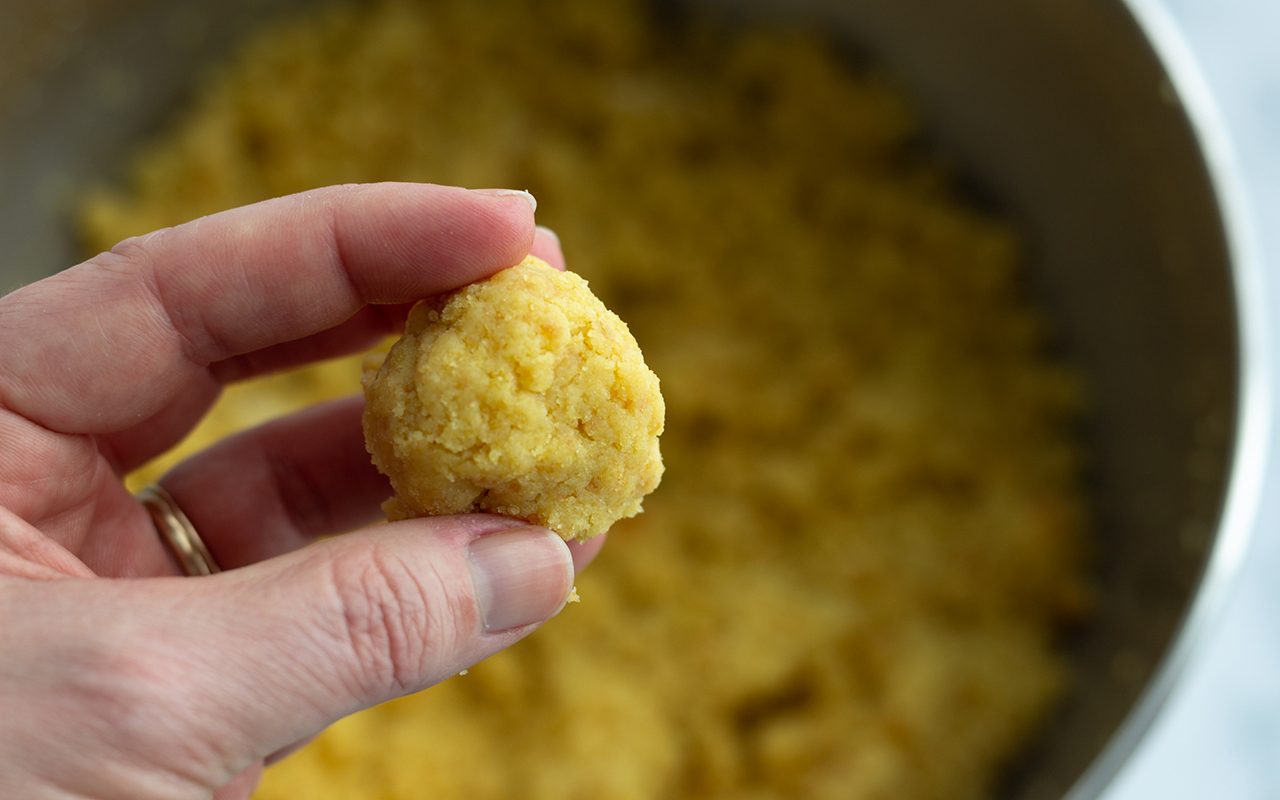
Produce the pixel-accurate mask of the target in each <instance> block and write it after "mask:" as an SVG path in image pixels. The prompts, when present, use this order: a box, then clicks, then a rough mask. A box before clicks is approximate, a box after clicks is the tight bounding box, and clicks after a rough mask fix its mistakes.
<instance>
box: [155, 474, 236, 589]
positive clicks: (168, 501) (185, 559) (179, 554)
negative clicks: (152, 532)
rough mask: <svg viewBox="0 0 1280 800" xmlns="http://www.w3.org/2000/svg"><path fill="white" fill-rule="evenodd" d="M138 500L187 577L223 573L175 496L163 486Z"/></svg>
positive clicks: (158, 486) (156, 487)
mask: <svg viewBox="0 0 1280 800" xmlns="http://www.w3.org/2000/svg"><path fill="white" fill-rule="evenodd" d="M137 497H138V502H140V503H142V507H143V508H145V509H146V510H147V513H148V514H149V515H150V516H151V522H152V524H153V525H155V527H156V533H158V534H160V538H161V539H163V540H164V543H165V544H166V545H168V546H169V550H170V552H172V553H173V555H174V558H176V559H178V563H179V564H180V565H181V566H182V569H183V570H184V571H185V572H186V573H187V574H188V575H190V576H193V577H194V576H196V575H213V574H215V573H218V572H221V571H222V570H221V569H219V568H218V563H217V562H216V561H214V560H213V556H212V555H211V554H210V553H209V548H207V547H205V546H204V541H203V540H201V538H200V534H198V533H196V526H194V525H192V524H191V520H190V519H188V518H187V515H186V514H184V513H182V509H181V508H179V507H178V503H177V501H176V500H174V499H173V495H171V494H169V493H168V492H166V491H165V490H164V487H163V486H160V485H158V484H152V485H151V486H148V487H147V488H145V489H143V490H142V491H140V492H138V494H137Z"/></svg>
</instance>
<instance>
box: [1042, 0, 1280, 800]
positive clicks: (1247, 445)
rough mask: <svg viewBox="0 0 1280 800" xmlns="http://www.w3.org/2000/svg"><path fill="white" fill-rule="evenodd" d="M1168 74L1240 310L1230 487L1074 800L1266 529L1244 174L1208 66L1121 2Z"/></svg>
mask: <svg viewBox="0 0 1280 800" xmlns="http://www.w3.org/2000/svg"><path fill="white" fill-rule="evenodd" d="M1122 5H1123V6H1124V7H1125V8H1127V9H1128V11H1129V13H1130V15H1131V16H1132V17H1133V19H1134V20H1135V21H1136V22H1137V25H1138V28H1139V29H1140V31H1141V34H1142V35H1143V36H1144V37H1145V38H1146V42H1147V46H1148V47H1149V48H1150V49H1151V51H1152V52H1153V53H1154V55H1155V57H1156V59H1157V60H1158V61H1159V62H1160V66H1161V67H1162V68H1163V71H1164V74H1165V77H1166V78H1167V80H1168V86H1167V87H1163V88H1162V90H1165V89H1167V90H1169V91H1171V92H1172V98H1173V99H1174V102H1177V103H1179V104H1180V105H1181V107H1182V109H1183V112H1184V114H1185V116H1186V119H1187V122H1188V124H1189V126H1190V128H1191V133H1192V136H1193V138H1194V139H1195V141H1196V144H1197V145H1198V149H1199V155H1200V157H1201V159H1202V160H1203V162H1204V167H1205V171H1206V173H1207V175H1208V179H1209V188H1210V191H1211V193H1212V194H1213V199H1214V202H1215V203H1216V205H1217V207H1218V222H1219V224H1220V226H1221V228H1222V234H1223V237H1224V239H1225V244H1226V250H1227V261H1228V265H1229V268H1230V273H1231V283H1232V289H1233V298H1234V301H1235V311H1236V314H1235V316H1236V331H1235V333H1236V340H1237V343H1238V344H1237V348H1238V373H1237V375H1238V377H1237V387H1236V390H1237V396H1236V408H1235V415H1236V425H1235V432H1234V435H1233V437H1232V442H1231V451H1232V455H1231V461H1230V465H1229V472H1228V475H1229V479H1228V480H1229V482H1228V486H1227V492H1226V497H1225V501H1224V503H1223V505H1222V510H1221V512H1220V513H1219V516H1218V520H1217V526H1216V536H1215V537H1214V540H1213V544H1212V548H1211V551H1210V553H1209V556H1208V558H1207V560H1206V564H1205V568H1204V572H1203V573H1202V575H1201V577H1200V580H1199V582H1198V584H1197V588H1196V591H1195V594H1194V597H1193V600H1192V602H1191V605H1190V607H1189V608H1188V610H1187V612H1186V614H1185V616H1184V617H1183V620H1182V622H1181V624H1180V625H1179V627H1178V630H1177V632H1176V634H1175V637H1174V640H1173V642H1172V644H1171V645H1170V646H1169V647H1168V649H1167V650H1166V651H1165V653H1164V655H1163V657H1162V658H1161V660H1160V662H1159V664H1158V665H1157V667H1156V670H1155V672H1154V674H1153V676H1152V677H1151V679H1150V680H1149V681H1148V683H1147V685H1146V687H1145V688H1144V689H1143V691H1142V693H1141V694H1140V695H1139V697H1138V700H1137V702H1135V703H1134V705H1133V707H1132V708H1131V709H1130V711H1129V713H1128V714H1127V715H1126V716H1125V719H1124V721H1123V722H1122V723H1121V724H1120V727H1119V728H1117V729H1116V731H1115V733H1113V734H1112V736H1111V738H1110V739H1109V740H1108V741H1107V743H1106V745H1105V746H1104V747H1103V749H1102V751H1101V753H1099V755H1098V756H1097V757H1096V758H1095V759H1094V760H1093V762H1092V763H1091V764H1090V765H1089V767H1088V768H1087V769H1086V770H1085V772H1084V773H1083V774H1082V775H1081V776H1080V777H1079V778H1078V779H1077V780H1076V782H1075V784H1074V785H1073V786H1072V788H1071V790H1070V791H1069V792H1068V793H1067V795H1066V796H1067V798H1068V800H1085V799H1086V798H1094V797H1098V796H1099V795H1101V794H1102V793H1103V792H1104V791H1105V790H1106V789H1107V788H1108V787H1109V786H1110V785H1111V784H1112V783H1113V781H1114V780H1115V778H1116V777H1117V776H1118V775H1119V774H1120V771H1121V769H1122V768H1123V767H1124V765H1125V764H1126V763H1128V762H1129V761H1130V760H1131V758H1132V757H1133V755H1134V753H1135V751H1136V750H1137V748H1138V747H1139V745H1140V744H1141V743H1142V742H1143V741H1144V740H1145V739H1146V738H1147V736H1148V734H1149V733H1150V732H1151V730H1152V728H1153V725H1154V723H1155V722H1156V720H1157V719H1158V718H1159V716H1160V714H1161V712H1162V711H1163V710H1164V709H1165V708H1166V707H1167V705H1168V703H1169V700H1170V698H1171V697H1172V696H1173V693H1174V691H1175V690H1176V689H1177V688H1178V687H1179V686H1180V685H1181V684H1182V682H1183V680H1184V679H1185V678H1186V676H1187V674H1188V669H1187V667H1188V664H1189V663H1190V661H1191V659H1192V657H1193V655H1195V654H1196V653H1197V652H1199V651H1200V650H1202V649H1203V648H1204V646H1205V644H1206V640H1207V637H1208V634H1209V633H1210V632H1211V630H1212V629H1213V627H1214V625H1215V624H1216V623H1217V621H1218V620H1219V619H1220V618H1221V617H1222V615H1223V612H1224V611H1225V609H1226V606H1227V602H1228V600H1229V599H1230V597H1231V595H1232V592H1233V589H1234V588H1235V586H1236V584H1237V582H1238V581H1237V578H1238V577H1239V573H1240V570H1241V568H1242V566H1243V564H1244V557H1245V554H1246V552H1247V550H1248V548H1249V543H1250V541H1251V540H1252V538H1253V535H1254V531H1255V529H1256V527H1257V525H1258V524H1259V511H1260V508H1261V505H1262V498H1263V494H1264V488H1265V485H1266V478H1265V476H1266V475H1267V469H1268V465H1269V462H1270V460H1271V451H1270V441H1271V436H1272V435H1273V429H1274V412H1275V408H1274V403H1273V401H1272V399H1271V397H1270V387H1271V386H1272V385H1274V384H1273V381H1272V377H1273V376H1272V365H1273V363H1274V362H1273V361H1272V356H1273V351H1274V349H1275V342H1274V341H1273V340H1272V331H1271V330H1270V326H1269V324H1268V320H1267V306H1268V302H1267V298H1268V295H1267V279H1266V272H1265V269H1264V264H1263V261H1262V257H1261V251H1260V247H1259V244H1258V239H1257V236H1256V232H1255V229H1254V225H1253V220H1252V217H1251V216H1250V213H1251V211H1250V204H1249V202H1248V195H1247V192H1246V190H1245V183H1244V177H1243V176H1244V173H1243V171H1242V169H1241V166H1240V162H1239V160H1238V158H1237V155H1236V152H1235V147H1234V145H1233V143H1232V141H1231V138H1230V135H1229V132H1228V130H1227V126H1226V122H1225V120H1224V118H1223V115H1222V112H1221V110H1220V108H1219V107H1218V104H1217V101H1216V100H1215V98H1214V95H1213V92H1212V91H1211V90H1210V88H1209V84H1208V82H1207V80H1206V79H1205V77H1204V74H1203V72H1202V70H1201V67H1200V64H1199V62H1198V60H1197V58H1196V56H1195V55H1194V53H1193V51H1192V50H1191V47H1190V46H1189V45H1188V43H1187V41H1186V39H1185V37H1184V35H1183V33H1182V30H1181V28H1180V27H1179V25H1178V23H1177V22H1176V21H1175V20H1174V19H1173V17H1172V15H1171V13H1170V12H1169V10H1168V8H1167V6H1166V3H1165V0H1122Z"/></svg>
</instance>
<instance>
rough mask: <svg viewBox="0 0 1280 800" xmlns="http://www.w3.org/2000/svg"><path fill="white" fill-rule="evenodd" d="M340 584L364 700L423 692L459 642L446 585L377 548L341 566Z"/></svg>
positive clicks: (347, 639)
mask: <svg viewBox="0 0 1280 800" xmlns="http://www.w3.org/2000/svg"><path fill="white" fill-rule="evenodd" d="M332 581H333V590H334V596H335V597H336V599H337V604H338V607H339V609H340V613H341V618H342V631H343V635H344V642H343V644H344V645H345V647H346V648H347V651H348V653H349V655H350V659H349V661H350V664H351V666H352V667H353V669H354V675H352V676H350V677H351V680H352V681H353V682H354V684H355V690H356V691H357V692H358V693H359V694H360V696H362V697H381V696H385V695H388V694H389V695H400V694H405V693H408V692H411V691H415V690H417V689H420V688H423V686H424V685H425V684H426V683H427V682H429V680H430V676H431V674H432V672H433V667H434V666H435V664H436V663H437V662H438V660H439V658H440V654H442V653H447V652H449V650H450V649H451V648H452V647H453V646H454V644H455V642H456V640H457V637H458V626H457V625H456V623H455V620H454V615H453V614H451V613H449V612H448V610H447V606H449V605H451V604H450V603H449V599H448V598H449V592H448V587H447V583H446V582H445V581H444V580H443V577H442V576H441V575H439V574H438V573H437V572H435V571H433V570H431V569H426V570H415V569H413V568H411V567H410V566H409V565H408V564H407V563H406V562H405V561H404V560H403V559H402V558H401V557H399V556H398V555H397V554H396V553H394V552H392V550H391V549H390V548H387V547H383V546H379V545H377V544H375V545H374V546H372V547H370V548H368V550H367V551H365V552H364V553H363V554H362V555H361V556H360V557H358V558H347V559H338V560H336V561H335V562H334V568H333V573H332Z"/></svg>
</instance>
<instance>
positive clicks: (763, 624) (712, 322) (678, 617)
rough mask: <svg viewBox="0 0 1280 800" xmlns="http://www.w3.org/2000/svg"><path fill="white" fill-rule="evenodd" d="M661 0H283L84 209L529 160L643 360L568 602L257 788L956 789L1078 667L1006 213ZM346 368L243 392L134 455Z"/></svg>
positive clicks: (316, 798) (127, 225)
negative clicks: (642, 420)
mask: <svg viewBox="0 0 1280 800" xmlns="http://www.w3.org/2000/svg"><path fill="white" fill-rule="evenodd" d="M650 6H651V3H649V2H632V0H564V1H563V2H558V3H556V4H555V13H554V14H552V13H548V11H547V8H548V6H547V4H546V3H542V2H537V0H494V1H493V2H488V3H476V2H474V0H368V1H367V2H361V3H358V4H352V5H351V6H349V7H335V8H332V9H331V10H328V11H323V12H312V11H308V13H307V14H306V15H305V16H304V17H302V18H299V19H295V20H286V21H283V22H282V23H281V24H279V25H276V26H273V27H270V28H268V29H266V30H264V31H263V32H262V33H261V35H259V36H257V37H256V38H255V39H254V40H253V41H252V42H250V43H249V44H248V45H247V47H245V48H244V49H243V50H242V51H241V52H240V53H239V54H238V55H237V56H236V57H235V59H234V60H233V61H232V63H230V64H229V65H228V66H227V67H225V68H224V69H223V70H222V71H221V72H220V73H219V74H217V75H215V76H214V77H213V79H212V80H211V81H210V82H209V83H208V85H207V86H206V87H205V88H204V90H203V91H202V92H201V93H200V95H199V97H198V98H197V99H196V100H195V103H194V105H193V106H192V107H191V108H190V110H189V111H187V112H186V113H185V114H184V115H183V116H181V117H180V118H178V119H177V120H175V121H174V123H173V125H172V127H171V128H170V131H169V132H168V133H167V134H165V135H164V137H163V138H162V139H161V140H160V141H158V142H156V144H155V145H153V146H151V147H148V148H147V149H146V150H145V151H144V152H143V153H142V154H141V157H140V158H139V159H138V162H137V167H136V177H135V178H134V179H133V181H132V182H131V183H130V184H129V186H128V187H127V190H125V191H117V192H110V193H106V194H102V195H100V196H99V197H98V198H97V199H96V200H94V201H93V202H92V203H91V204H90V205H89V206H88V207H87V208H86V209H85V213H84V223H85V225H84V227H85V230H86V232H87V234H88V238H89V243H88V244H89V246H90V247H91V248H92V249H93V251H95V252H96V251H97V250H99V249H103V248H106V247H110V246H111V245H112V244H114V243H115V242H116V241H118V240H119V239H121V238H123V237H124V236H127V235H131V234H136V233H143V232H146V231H148V230H153V229H155V228H157V227H160V226H163V225H170V224H174V223H177V222H180V221H182V220H186V219H192V218H195V217H197V216H199V215H201V214H205V213H208V212H210V211H213V210H216V209H219V208H226V207H230V206H235V205H241V204H243V203H248V202H253V201H256V200H259V199H262V198H264V197H268V196H272V195H278V194H282V193H285V192H291V191H299V190H302V189H306V188H310V187H313V186H317V185H322V184H327V183H340V182H343V181H359V180H381V179H392V178H394V179H403V180H419V181H437V182H441V183H451V184H458V185H463V186H507V185H516V186H520V187H527V188H529V189H530V190H531V191H532V192H533V193H534V194H535V195H536V196H537V198H538V201H539V207H538V216H539V219H540V220H541V221H542V222H544V223H545V224H547V225H550V226H551V227H553V228H555V230H556V231H557V232H558V233H559V234H560V236H561V239H562V240H563V241H564V243H565V248H566V250H567V253H568V256H569V262H570V266H571V267H573V268H574V269H575V270H577V271H579V272H581V274H583V275H584V276H585V277H586V278H587V279H589V280H590V281H591V288H592V290H593V291H594V292H595V293H596V294H597V295H598V296H599V297H600V298H601V299H602V300H604V302H605V303H606V304H607V305H608V306H609V308H612V309H613V310H615V311H617V312H618V314H619V315H620V316H621V317H622V318H623V319H625V320H626V321H627V324H628V325H629V326H630V327H631V330H632V331H633V332H634V333H635V335H636V337H637V338H638V339H639V341H640V342H642V343H643V344H644V355H645V359H646V361H647V362H648V363H649V365H650V366H652V367H653V369H654V371H655V372H656V373H657V374H658V375H660V376H662V393H663V396H664V398H665V401H666V405H667V409H666V430H665V432H664V433H663V435H662V455H663V459H664V460H665V462H666V464H667V474H666V475H665V476H664V478H663V481H662V487H661V489H659V490H658V491H657V492H654V493H653V494H652V495H651V496H650V497H649V498H648V499H647V500H646V501H645V511H644V513H643V514H641V515H640V516H638V517H635V518H634V519H629V520H623V521H622V522H620V523H618V525H617V526H616V533H617V535H611V540H610V542H609V545H608V546H607V547H606V548H605V549H604V551H603V553H602V554H601V556H600V558H598V559H597V560H596V561H595V563H593V564H592V565H591V568H590V569H588V570H586V571H585V572H583V573H582V575H580V576H579V577H578V579H577V582H578V588H579V589H580V590H581V593H582V597H583V601H582V602H581V603H579V604H576V605H573V606H571V607H569V608H568V609H567V610H566V611H565V612H564V613H562V614H561V615H560V616H559V617H557V618H556V619H555V620H553V621H552V622H551V623H549V624H548V625H546V626H544V627H543V628H541V629H540V630H539V631H538V632H537V633H536V634H534V635H533V636H530V637H529V638H527V639H525V640H524V641H522V642H520V643H519V644H518V645H516V646H515V647H512V648H511V649H509V650H506V651H504V652H502V653H501V654H499V655H497V656H495V657H493V658H490V659H488V660H486V661H485V662H484V663H482V664H479V665H477V666H475V667H473V668H471V669H470V670H469V672H468V674H467V675H466V676H464V677H461V678H454V679H451V680H449V681H446V682H445V683H444V684H442V685H440V686H437V687H435V688H433V689H431V690H429V691H426V692H422V693H420V694H417V695H414V696H412V697H408V698H405V699H403V700H399V701H396V702H395V703H390V704H387V705H383V706H380V707H378V708H375V709H372V710H370V711H367V712H363V713H360V714H356V715H355V716H352V717H349V718H347V719H345V720H342V721H340V722H338V723H337V724H336V725H334V726H332V727H331V728H330V729H329V730H327V731H325V733H323V734H322V735H321V736H320V737H319V738H317V739H316V741H315V742H313V743H311V744H309V745H307V746H306V747H305V748H303V749H302V750H301V751H300V752H298V753H296V754H294V755H292V756H290V757H289V758H287V759H285V760H283V761H282V762H280V763H279V764H276V765H275V766H272V767H270V768H269V769H267V771H266V774H265V776H264V778H263V782H262V786H261V788H260V789H259V790H258V794H257V797H258V798H260V800H297V799H298V798H305V799H306V800H421V798H424V797H429V798H434V800H566V799H567V798H568V799H570V800H580V799H581V798H590V800H706V799H707V798H721V799H723V798H736V799H738V800H791V798H804V800H880V799H881V798H918V799H919V800H935V799H938V798H956V799H958V800H971V799H973V798H981V797H984V796H986V795H987V793H988V792H989V791H990V790H991V789H992V787H993V786H995V785H996V782H997V781H998V780H999V777H1000V775H1001V770H1002V768H1003V766H1004V765H1005V764H1007V763H1008V762H1009V761H1010V760H1011V759H1013V758H1016V756H1017V754H1018V753H1019V752H1020V750H1021V749H1022V748H1023V746H1024V743H1025V742H1026V741H1027V739H1028V737H1029V736H1032V735H1034V733H1035V731H1036V729H1037V728H1038V726H1039V725H1040V724H1041V722H1042V720H1043V719H1044V718H1045V714H1046V712H1047V711H1048V710H1049V709H1050V708H1051V707H1052V705H1053V703H1054V702H1055V700H1056V698H1058V697H1059V696H1060V693H1061V691H1062V689H1063V686H1064V684H1065V683H1066V682H1067V681H1069V676H1068V675H1067V673H1066V669H1065V663H1064V659H1063V658H1062V655H1061V653H1060V651H1059V649H1058V647H1057V646H1056V644H1055V641H1056V636H1057V633H1058V631H1060V630H1061V629H1062V627H1063V625H1064V624H1069V623H1071V622H1072V621H1073V620H1075V619H1077V618H1078V617H1079V615H1080V614H1081V613H1082V609H1083V608H1085V607H1086V605H1085V601H1086V600H1087V598H1088V591H1087V584H1086V583H1085V580H1084V577H1083V576H1084V573H1085V570H1084V566H1083V564H1084V559H1083V556H1082V551H1083V550H1084V549H1085V544H1086V541H1087V539H1088V535H1087V534H1088V529H1087V526H1086V525H1085V523H1084V516H1083V514H1082V512H1081V509H1080V505H1081V500H1080V491H1079V488H1078V485H1077V478H1076V476H1077V471H1078V461H1079V452H1078V450H1079V448H1078V443H1077V440H1076V437H1075V434H1074V431H1075V429H1076V423H1077V416H1078V411H1077V405H1078V400H1077V397H1078V389H1077V385H1076V380H1075V378H1074V375H1073V374H1072V373H1071V371H1070V370H1068V369H1067V368H1066V367H1065V366H1064V365H1063V364H1061V363H1059V362H1058V361H1056V360H1055V359H1054V358H1053V357H1052V356H1051V355H1050V352H1051V351H1049V350H1048V349H1047V348H1046V345H1045V341H1046V334H1045V328H1046V326H1045V323H1044V320H1043V319H1042V317H1041V315H1040V314H1039V313H1038V311H1037V309H1035V308H1034V307H1032V306H1031V305H1030V304H1029V302H1028V299H1027V297H1026V296H1025V295H1024V294H1023V292H1022V291H1021V290H1020V287H1021V285H1022V283H1023V281H1024V275H1023V272H1022V260H1023V259H1022V257H1021V255H1020V253H1019V250H1020V248H1019V245H1018V240H1017V237H1016V236H1015V235H1014V234H1013V232H1012V231H1011V230H1010V229H1009V226H1008V225H1007V224H1006V223H1005V222H1004V221H1002V220H1000V219H997V218H994V217H992V216H991V215H989V214H987V213H983V212H981V211H978V210H974V209H972V208H970V207H968V206H967V205H966V204H965V203H964V202H963V200H961V199H960V198H958V197H957V195H956V193H955V192H954V191H953V190H952V189H951V188H950V182H949V180H948V179H947V174H946V172H945V170H943V169H942V168H941V167H940V166H939V164H938V162H937V161H936V160H935V159H934V158H932V157H931V156H930V155H929V154H928V153H927V152H924V151H922V149H921V144H920V143H921V141H928V137H924V138H923V139H922V137H920V136H919V135H918V133H917V131H916V130H915V127H914V126H913V124H912V118H911V114H910V113H909V112H908V108H907V106H906V104H905V102H904V100H903V99H902V97H901V96H900V95H899V94H898V93H897V92H895V91H893V90H892V88H891V87H890V86H889V85H888V83H887V82H886V81H885V80H884V79H882V78H880V77H878V76H877V75H876V74H875V73H874V72H866V71H854V70H851V69H850V67H849V61H848V59H845V58H842V57H841V55H840V54H839V53H833V52H831V51H830V50H828V49H827V47H826V46H824V42H825V41H826V39H825V38H821V39H819V38H817V37H813V36H808V35H801V34H795V33H787V32H785V31H778V30H771V31H755V32H752V31H751V30H750V29H747V28H743V27H738V28H735V29H733V30H732V31H725V30H723V29H719V28H715V27H714V23H708V24H701V23H699V22H697V20H696V19H692V20H690V19H685V18H683V17H680V16H679V15H677V17H676V20H674V21H675V22H676V23H677V25H676V27H668V26H666V25H663V26H659V25H658V24H656V22H655V20H657V18H658V15H655V14H653V13H652V11H653V9H652V8H651V7H650ZM664 18H668V21H669V22H671V21H673V20H671V19H670V18H669V15H664ZM680 20H683V21H684V22H685V23H687V24H685V25H683V26H680V25H679V22H680ZM530 31H536V38H537V42H536V45H526V44H519V45H518V46H513V43H522V42H527V40H528V36H529V32H530ZM358 375H359V364H358V359H347V360H343V361H339V362H336V363H332V364H326V365H321V366H318V367H314V368H311V369H307V370H304V371H301V372H296V373H290V374H287V375H280V376H274V377H272V378H268V379H265V380H263V381H258V382H251V383H246V384H241V385H237V386H233V387H231V388H230V389H229V390H228V392H227V395H226V398H225V399H224V401H223V402H221V403H220V404H219V406H218V407H217V408H216V409H215V410H214V412H213V413H212V414H211V415H210V416H209V417H208V418H207V421H206V422H205V423H204V424H203V425H202V427H201V428H200V429H199V430H198V431H197V433H196V434H195V436H194V437H193V438H192V439H191V440H190V441H189V442H187V443H186V444H184V445H183V447H182V448H180V450H179V452H178V453H177V454H176V455H174V456H170V457H167V458H166V459H165V460H163V461H162V462H160V463H159V464H158V465H156V466H154V467H150V468H148V471H147V473H146V474H145V475H143V476H140V478H139V479H140V480H146V479H147V478H150V477H154V476H155V475H156V473H157V472H158V471H159V470H161V469H163V468H164V466H165V465H166V464H168V463H172V459H173V458H177V457H180V456H181V455H182V454H183V453H190V452H192V451H193V450H194V449H196V448H198V447H200V446H203V445H205V444H207V443H208V442H209V441H210V440H211V439H213V438H215V437H216V436H218V435H220V434H222V433H224V432H226V431H228V430H233V429H236V428H240V427H244V426H246V425H248V424H252V423H255V422H257V421H260V420H262V419H264V418H266V417H270V416H275V415H278V414H279V413H282V412H283V411H286V410H288V409H291V408H297V407H299V406H302V405H306V404H308V403H312V402H315V401H316V400H317V399H319V398H321V397H329V396H336V395H340V394H343V393H351V392H357V391H359V385H358V377H357V376H358Z"/></svg>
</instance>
